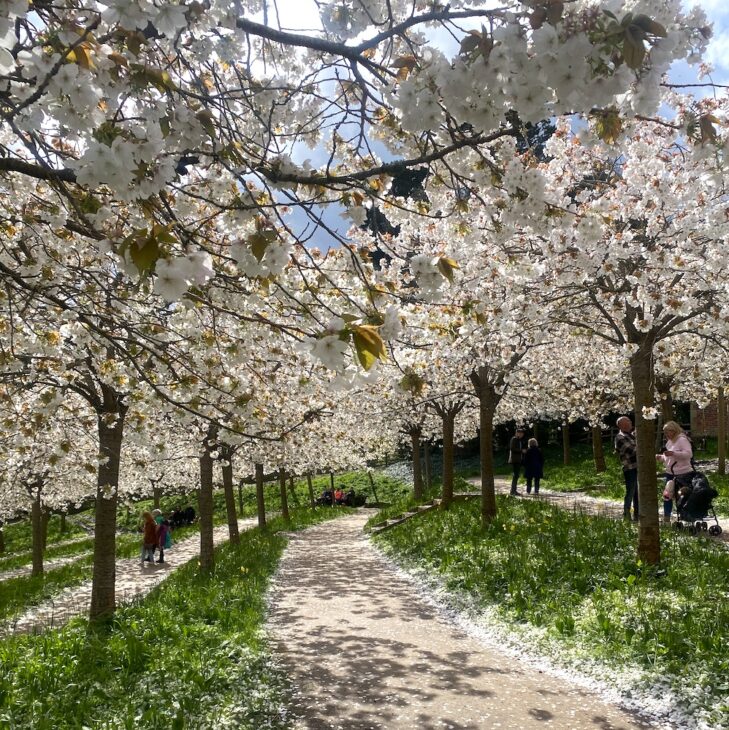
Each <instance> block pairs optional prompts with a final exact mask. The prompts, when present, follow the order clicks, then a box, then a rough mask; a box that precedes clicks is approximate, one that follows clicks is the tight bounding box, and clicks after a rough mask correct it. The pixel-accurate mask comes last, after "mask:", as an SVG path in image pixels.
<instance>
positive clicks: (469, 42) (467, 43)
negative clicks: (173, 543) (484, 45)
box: [459, 30, 481, 53]
mask: <svg viewBox="0 0 729 730" xmlns="http://www.w3.org/2000/svg"><path fill="white" fill-rule="evenodd" d="M480 42H481V34H480V33H479V32H478V31H476V30H474V31H471V32H470V33H469V34H468V35H467V36H465V37H464V39H463V40H462V41H461V47H460V49H459V50H460V52H461V53H470V52H471V51H475V50H476V49H477V48H478V44H479V43H480Z"/></svg>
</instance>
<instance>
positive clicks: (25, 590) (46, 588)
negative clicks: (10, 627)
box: [0, 555, 92, 727]
mask: <svg viewBox="0 0 729 730" xmlns="http://www.w3.org/2000/svg"><path fill="white" fill-rule="evenodd" d="M91 560H92V558H91V555H85V556H82V557H80V558H79V560H78V561H76V562H73V563H68V564H67V565H62V566H61V567H59V568H54V569H53V570H49V571H48V572H47V573H45V574H44V575H38V576H30V575H24V576H21V577H19V578H11V579H10V580H4V581H2V582H0V621H6V620H8V619H11V618H12V617H13V616H18V615H20V614H21V613H23V612H24V611H26V610H27V609H28V608H30V607H31V606H35V605H37V604H39V603H42V602H43V601H47V600H48V599H49V598H53V596H55V595H58V594H59V593H60V592H61V591H62V590H64V589H65V588H69V587H71V586H75V585H79V584H80V583H83V582H84V581H86V580H89V579H90V578H91ZM0 719H2V718H1V717H0ZM0 727H2V723H1V722H0Z"/></svg>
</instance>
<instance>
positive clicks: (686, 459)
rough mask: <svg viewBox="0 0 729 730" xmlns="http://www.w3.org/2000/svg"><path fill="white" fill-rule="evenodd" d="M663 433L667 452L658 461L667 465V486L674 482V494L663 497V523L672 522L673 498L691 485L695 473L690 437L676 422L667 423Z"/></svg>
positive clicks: (658, 455) (658, 456)
mask: <svg viewBox="0 0 729 730" xmlns="http://www.w3.org/2000/svg"><path fill="white" fill-rule="evenodd" d="M663 433H664V434H665V436H666V450H665V451H664V452H663V453H661V454H656V459H658V460H659V461H662V462H663V463H664V464H665V467H666V473H665V477H666V484H668V482H669V481H670V480H673V482H674V489H673V490H672V492H673V493H672V494H671V491H666V492H664V496H663V521H664V522H670V521H671V513H672V512H673V497H674V496H675V495H676V494H677V493H678V487H679V486H684V485H686V484H690V482H691V478H692V477H693V475H694V473H695V472H694V467H693V465H692V463H691V460H692V459H693V457H694V451H693V449H692V448H691V442H690V441H689V438H688V436H687V435H686V433H685V431H684V430H683V429H682V428H681V426H679V425H678V424H677V423H676V421H667V422H666V425H665V426H664V427H663ZM667 494H669V495H670V499H666V495H667Z"/></svg>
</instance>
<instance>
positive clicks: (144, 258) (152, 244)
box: [129, 236, 161, 274]
mask: <svg viewBox="0 0 729 730" xmlns="http://www.w3.org/2000/svg"><path fill="white" fill-rule="evenodd" d="M160 254H161V251H160V248H159V241H158V240H157V239H156V238H155V237H154V236H148V237H146V238H144V239H142V238H139V239H137V240H136V241H132V242H131V245H130V246H129V257H130V258H131V260H132V262H133V263H134V265H135V266H136V267H137V269H138V270H139V273H140V274H146V273H147V272H148V271H151V270H152V269H153V268H154V265H155V264H156V263H157V259H159V257H160Z"/></svg>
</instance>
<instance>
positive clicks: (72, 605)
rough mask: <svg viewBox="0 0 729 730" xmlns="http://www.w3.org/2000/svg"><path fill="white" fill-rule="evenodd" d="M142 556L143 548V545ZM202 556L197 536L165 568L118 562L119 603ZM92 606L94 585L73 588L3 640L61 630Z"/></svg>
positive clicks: (219, 535) (242, 524)
mask: <svg viewBox="0 0 729 730" xmlns="http://www.w3.org/2000/svg"><path fill="white" fill-rule="evenodd" d="M256 524H257V522H256V519H255V518H252V519H246V520H240V521H239V522H238V529H239V530H247V529H250V528H251V527H253V526H254V525H256ZM213 540H214V542H215V544H216V545H219V544H220V543H223V542H227V540H228V526H227V525H222V526H220V527H216V528H215V529H214V530H213ZM140 552H141V544H140ZM199 553H200V537H199V535H193V536H192V537H188V538H187V539H185V540H181V541H180V542H178V543H176V544H175V545H173V546H172V548H170V549H169V550H165V560H166V562H165V563H163V564H162V565H157V564H156V563H155V564H153V565H150V564H146V565H143V566H142V565H140V560H139V557H135V558H124V559H119V560H117V561H116V600H117V604H119V603H125V602H127V601H130V600H132V599H133V598H136V597H137V596H142V595H145V594H146V593H149V591H151V590H152V588H154V587H155V586H156V585H158V584H159V583H161V582H162V581H163V580H165V579H166V578H168V577H169V576H170V575H171V574H172V572H173V571H174V570H175V569H176V568H179V567H180V566H182V565H184V564H185V563H187V562H188V561H189V560H192V559H193V558H195V557H196V556H197V555H198V554H199ZM90 603H91V581H86V582H85V583H82V584H81V585H77V586H71V587H70V588H67V589H66V590H64V591H62V592H61V593H59V594H58V595H57V596H55V597H54V598H53V599H51V600H49V601H46V602H44V603H41V604H39V605H38V606H33V607H32V608H31V609H29V610H28V611H27V612H26V613H24V614H21V615H20V616H17V617H16V618H14V619H13V620H12V621H9V622H7V623H6V624H4V625H2V626H0V638H2V637H4V636H8V635H10V634H17V633H31V632H37V631H43V630H45V629H48V628H53V627H58V626H60V625H62V624H64V623H66V621H68V620H69V619H70V618H73V617H74V616H78V615H81V614H84V613H86V611H88V608H89V604H90Z"/></svg>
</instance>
